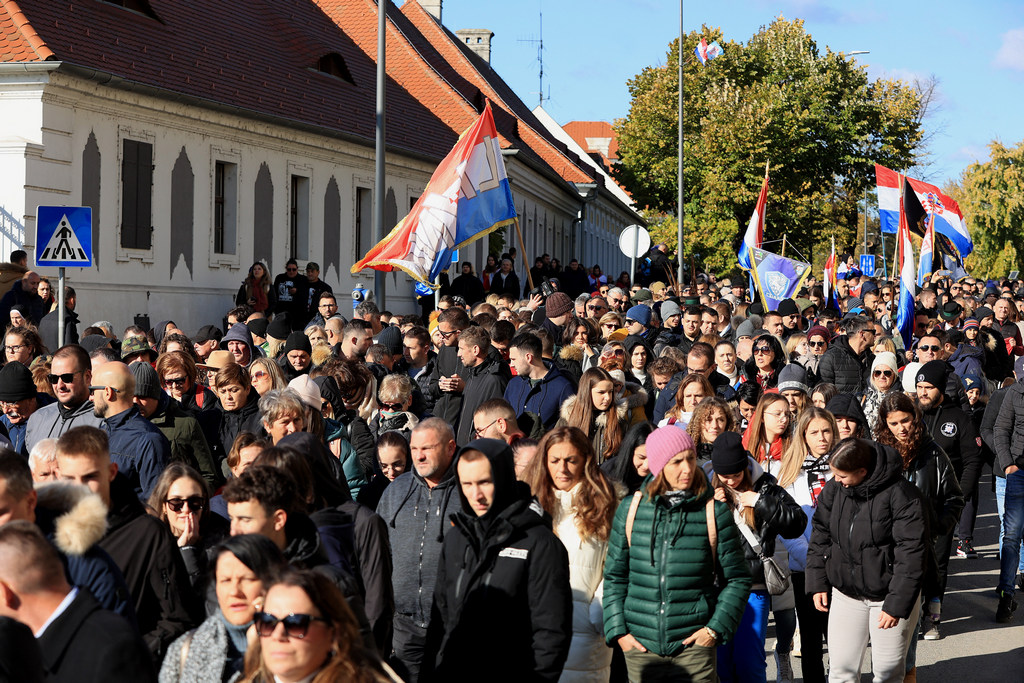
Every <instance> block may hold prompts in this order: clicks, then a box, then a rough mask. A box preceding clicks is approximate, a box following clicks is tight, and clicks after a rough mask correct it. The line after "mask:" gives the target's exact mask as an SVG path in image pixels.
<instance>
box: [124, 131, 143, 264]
mask: <svg viewBox="0 0 1024 683" xmlns="http://www.w3.org/2000/svg"><path fill="white" fill-rule="evenodd" d="M138 185H139V143H138V142H136V141H135V140H125V141H124V156H123V158H122V161H121V247H122V248H123V249H134V248H135V244H136V235H137V234H138V201H137V200H138V194H139V191H138Z"/></svg>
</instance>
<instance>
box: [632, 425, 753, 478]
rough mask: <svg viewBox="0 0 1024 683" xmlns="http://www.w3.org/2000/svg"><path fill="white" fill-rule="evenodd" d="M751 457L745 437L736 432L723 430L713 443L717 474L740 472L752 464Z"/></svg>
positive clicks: (712, 452)
mask: <svg viewBox="0 0 1024 683" xmlns="http://www.w3.org/2000/svg"><path fill="white" fill-rule="evenodd" d="M650 452H651V449H650V447H649V446H648V448H647V453H648V455H647V457H648V459H650V457H651V456H650ZM749 457H750V454H749V453H748V452H747V449H746V448H744V447H743V437H742V436H740V435H739V434H737V433H736V432H722V433H721V434H719V435H718V438H716V439H715V442H714V443H713V444H711V467H712V468H713V469H714V470H715V474H720V475H725V476H729V475H732V474H739V473H740V472H742V471H743V470H745V469H747V466H748V465H749V464H750V461H749V459H748V458H749Z"/></svg>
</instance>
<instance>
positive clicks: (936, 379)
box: [914, 360, 949, 391]
mask: <svg viewBox="0 0 1024 683" xmlns="http://www.w3.org/2000/svg"><path fill="white" fill-rule="evenodd" d="M948 373H949V369H948V368H947V366H946V361H944V360H930V361H928V362H927V363H925V364H924V365H922V366H921V369H920V370H918V371H917V376H916V377H915V378H914V382H915V383H921V382H925V383H927V384H931V385H932V386H933V387H935V388H936V389H942V390H943V391H945V389H946V376H947V375H948Z"/></svg>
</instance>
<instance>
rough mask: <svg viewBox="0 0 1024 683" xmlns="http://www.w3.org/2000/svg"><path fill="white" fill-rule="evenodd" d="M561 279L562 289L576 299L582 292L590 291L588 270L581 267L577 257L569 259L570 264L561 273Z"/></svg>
mask: <svg viewBox="0 0 1024 683" xmlns="http://www.w3.org/2000/svg"><path fill="white" fill-rule="evenodd" d="M559 281H560V282H561V283H562V291H563V292H565V293H566V295H567V296H568V297H569V298H570V299H575V298H576V297H578V296H579V295H580V294H583V293H585V292H590V281H589V280H587V271H585V270H584V269H583V268H580V262H579V261H578V260H576V259H573V260H571V261H569V265H568V266H567V267H566V269H565V270H564V271H562V273H561V275H559Z"/></svg>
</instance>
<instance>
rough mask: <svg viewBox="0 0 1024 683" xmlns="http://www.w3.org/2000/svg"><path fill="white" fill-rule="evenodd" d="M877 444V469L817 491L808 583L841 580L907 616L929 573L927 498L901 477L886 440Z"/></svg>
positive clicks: (816, 589) (814, 587)
mask: <svg viewBox="0 0 1024 683" xmlns="http://www.w3.org/2000/svg"><path fill="white" fill-rule="evenodd" d="M864 443H867V444H869V445H870V447H871V448H872V449H874V453H875V457H874V462H873V463H872V467H871V470H870V471H869V472H868V475H867V477H866V478H865V479H864V481H862V482H861V483H859V484H857V485H856V486H851V487H849V488H847V487H845V486H843V485H842V484H840V483H839V482H838V481H837V480H835V479H833V480H832V481H830V482H828V483H827V484H826V485H825V488H824V489H823V490H822V492H821V495H820V496H818V507H817V509H816V510H815V513H814V519H813V520H812V531H811V541H810V543H809V544H808V547H807V569H806V589H807V592H808V593H811V594H813V593H823V592H827V591H828V590H829V588H835V589H836V590H839V591H841V592H842V593H843V594H844V595H848V596H850V597H852V598H859V599H867V600H881V601H882V609H883V610H884V611H885V612H886V614H888V615H890V616H893V617H898V618H900V619H906V618H907V617H908V616H910V612H911V610H912V609H913V607H914V603H915V602H916V601H917V600H918V594H919V592H920V590H921V586H922V583H923V581H924V574H925V563H926V558H927V554H928V550H927V546H928V545H929V542H928V541H927V539H928V538H929V532H928V522H927V517H926V513H925V510H924V507H925V506H924V504H923V502H922V500H921V496H920V494H919V493H918V491H917V489H916V488H915V487H914V485H913V484H911V483H910V482H909V481H907V480H906V479H904V478H903V462H902V460H901V459H900V456H899V454H898V453H897V452H896V451H895V450H893V449H892V448H890V447H888V446H883V445H882V444H879V443H875V442H868V441H866V440H864Z"/></svg>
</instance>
